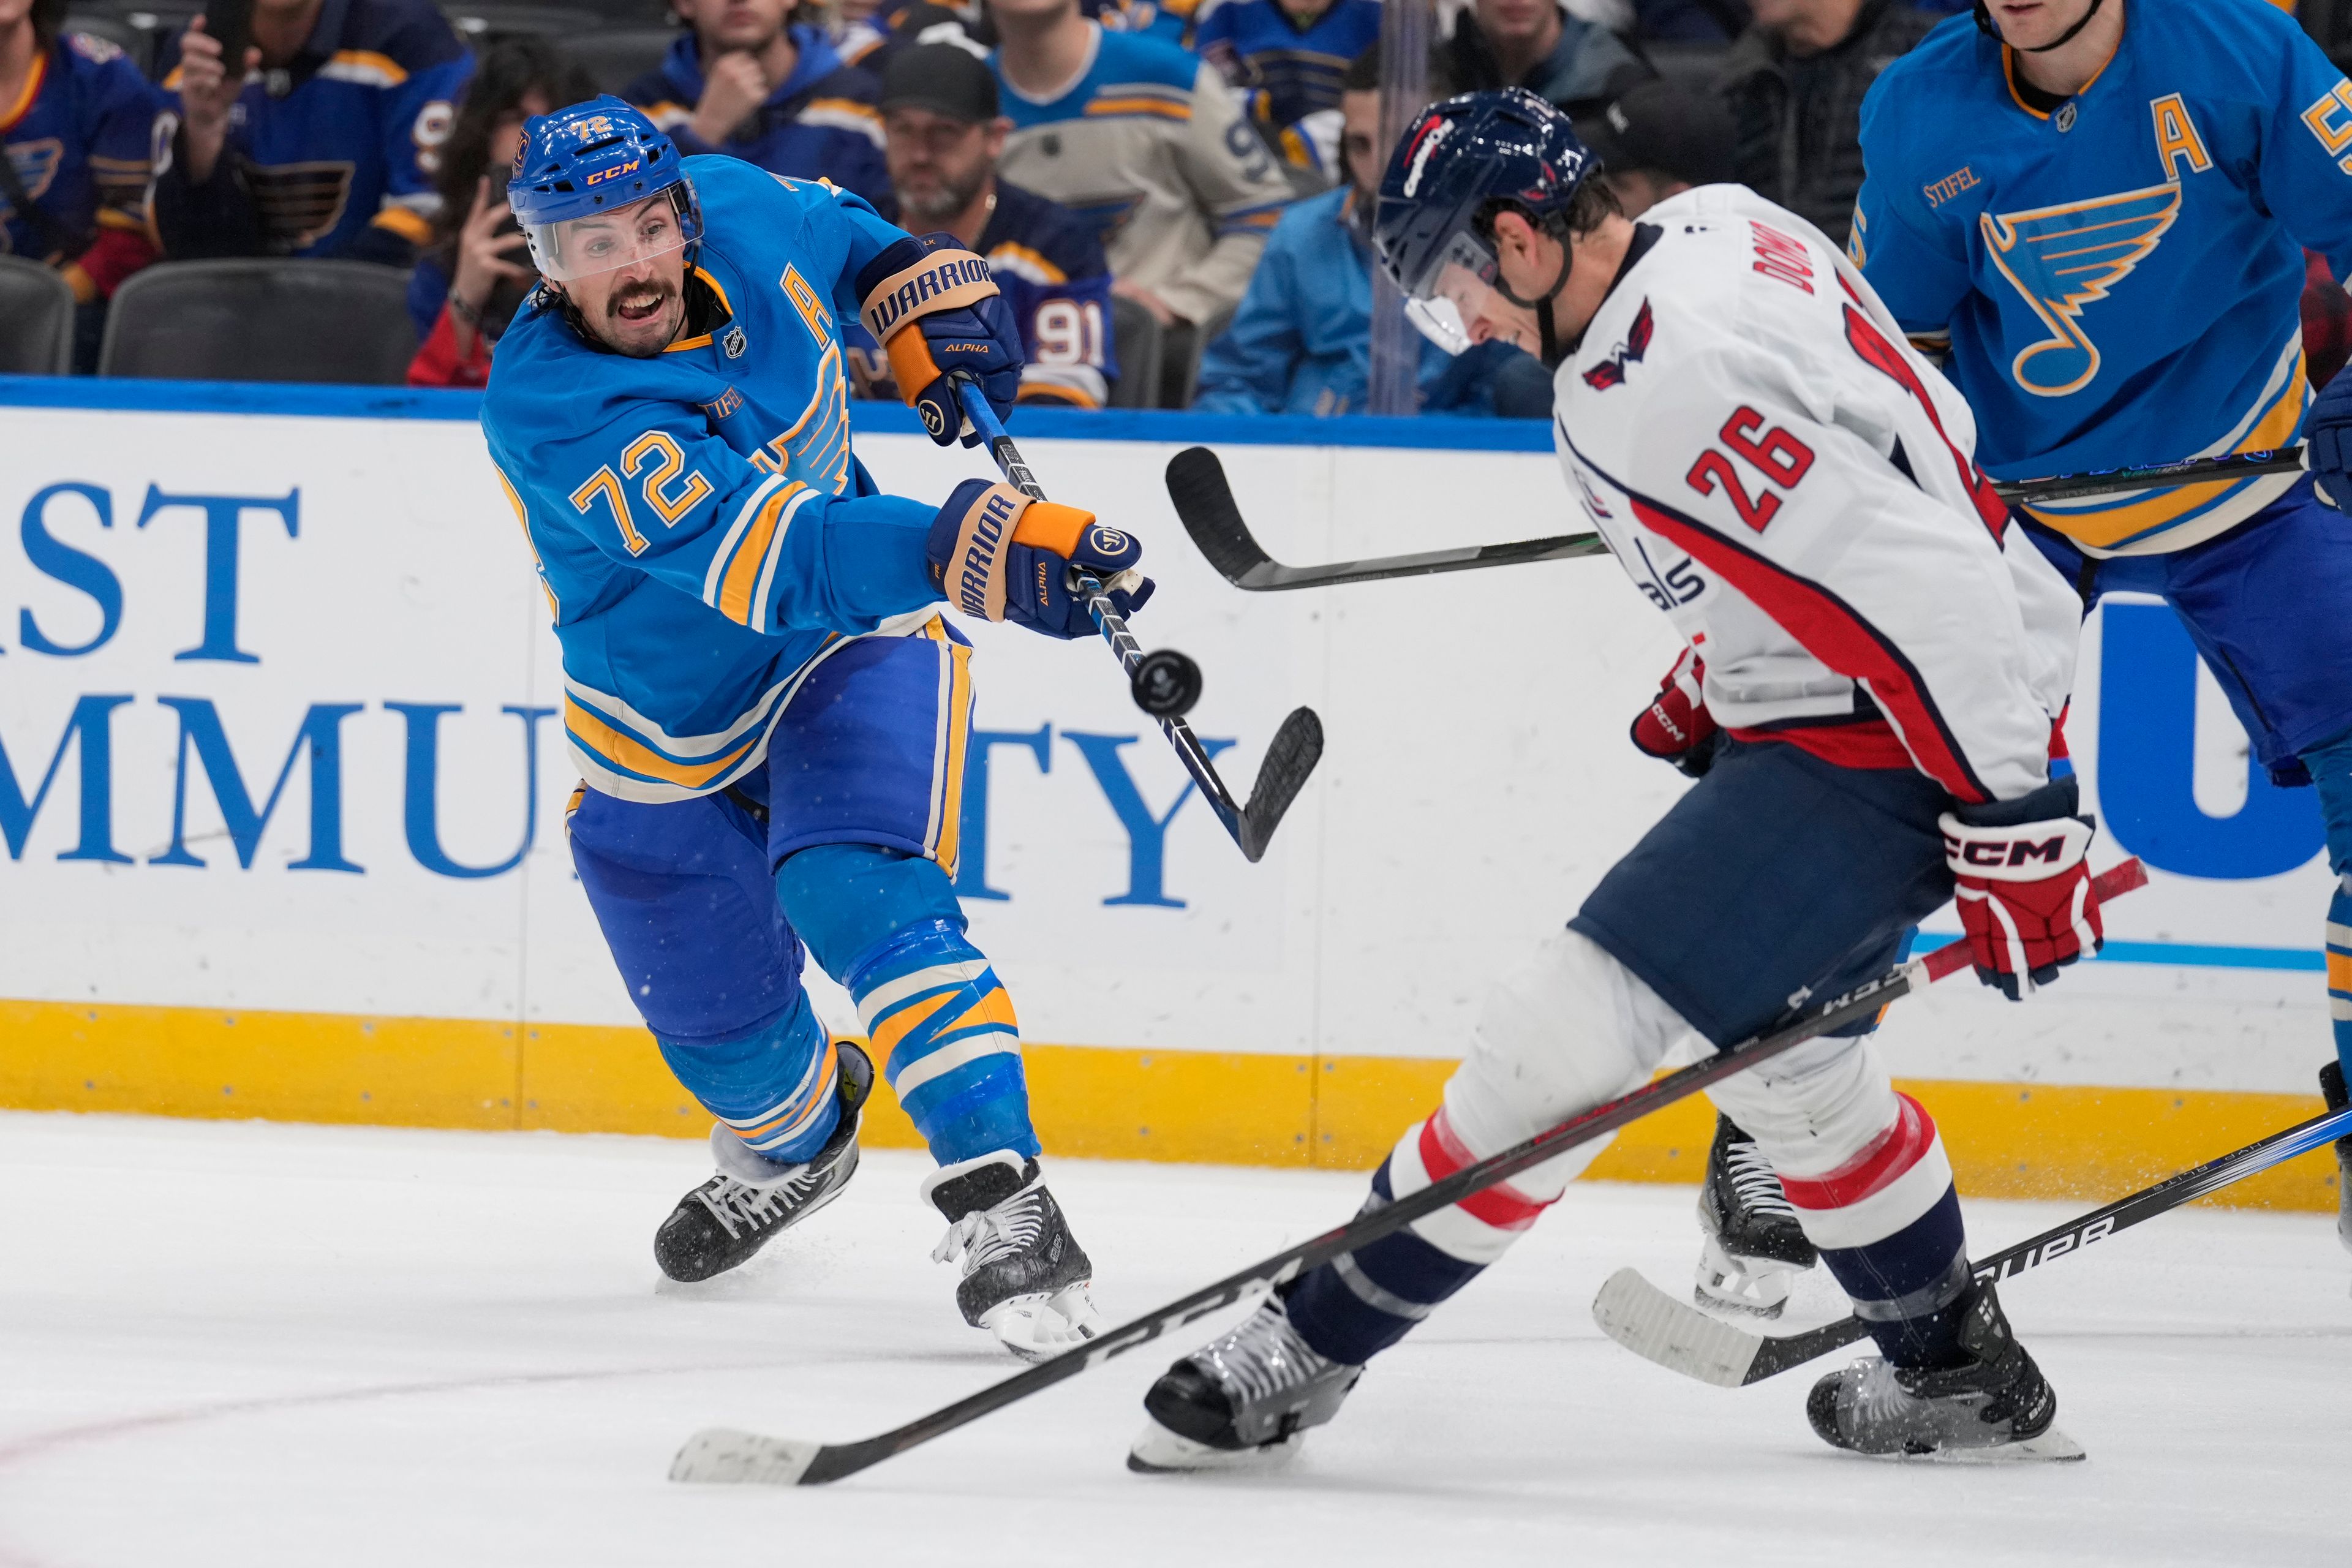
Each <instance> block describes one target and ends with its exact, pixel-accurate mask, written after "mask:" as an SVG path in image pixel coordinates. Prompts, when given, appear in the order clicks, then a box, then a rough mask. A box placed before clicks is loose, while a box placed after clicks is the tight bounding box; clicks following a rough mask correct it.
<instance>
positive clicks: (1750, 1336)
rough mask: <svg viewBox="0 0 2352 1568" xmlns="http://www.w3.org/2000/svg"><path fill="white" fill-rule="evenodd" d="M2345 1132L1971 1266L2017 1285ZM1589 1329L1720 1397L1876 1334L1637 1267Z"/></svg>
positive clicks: (2215, 1167) (2239, 1157)
mask: <svg viewBox="0 0 2352 1568" xmlns="http://www.w3.org/2000/svg"><path fill="white" fill-rule="evenodd" d="M2347 1133H2352V1110H2337V1111H2331V1112H2330V1113H2328V1114H2327V1115H2325V1116H2316V1117H2314V1118H2312V1119H2311V1120H2310V1121H2304V1122H2298V1123H2297V1124H2296V1125H2294V1126H2293V1127H2289V1128H2287V1129H2285V1130H2284V1131H2279V1132H2273V1133H2272V1134H2271V1135H2270V1136H2269V1137H2267V1138H2264V1139H2262V1140H2260V1141H2258V1142H2253V1143H2249V1144H2248V1145H2246V1147H2244V1148H2242V1149H2240V1150H2237V1151H2235V1152H2231V1153H2228V1154H2224V1155H2222V1156H2221V1158H2219V1159H2216V1160H2209V1161H2207V1162H2206V1163H2204V1164H2202V1165H2199V1166H2196V1167H2195V1168H2193V1169H2191V1170H2187V1171H2183V1172H2181V1173H2179V1174H2178V1175H2172V1176H2168V1177H2166V1178H2165V1179H2164V1180H2163V1181H2160V1182H2158V1183H2157V1184H2155V1185H2154V1186H2152V1187H2143V1188H2142V1189H2141V1190H2139V1191H2138V1192H2137V1193H2133V1194H2130V1195H2128V1196H2126V1197H2121V1198H2117V1199H2116V1201H2115V1202H2114V1203H2111V1204H2108V1205H2105V1206H2104V1207H2101V1208H2096V1209H2094V1210H2092V1211H2091V1212H2090V1213H2089V1214H2086V1215H2081V1216H2079V1217H2077V1218H2074V1219H2071V1220H2068V1221H2067V1222H2066V1223H2065V1224H2063V1225H2061V1226H2056V1227H2055V1228H2053V1229H2050V1230H2045V1231H2043V1232H2042V1234H2041V1235H2039V1236H2036V1237H2030V1238H2028V1239H2027V1240H2024V1241H2021V1242H2019V1243H2018V1244H2017V1245H2016V1246H2015V1247H2010V1248H2008V1249H2006V1250H2004V1251H2001V1252H1996V1253H1994V1254H1993V1255H1992V1256H1991V1257H1990V1258H1986V1259H1984V1260H1983V1261H1982V1262H1980V1263H1976V1264H1972V1265H1971V1266H1970V1268H1971V1271H1972V1272H1973V1273H1974V1274H1975V1275H1976V1277H1977V1278H1978V1279H1981V1280H1984V1281H1986V1282H1987V1283H1989V1284H1990V1283H1997V1282H2000V1281H2001V1280H2006V1279H2015V1278H2017V1276H2019V1275H2020V1274H2022V1273H2024V1272H2025V1271H2026V1270H2027V1269H2029V1268H2040V1267H2041V1266H2042V1264H2044V1263H2048V1262H2051V1261H2053V1259H2055V1258H2063V1257H2065V1256H2067V1255H2068V1254H2069V1253H2074V1252H2080V1251H2082V1250H2083V1249H2084V1248H2085V1247H2089V1246H2091V1245H2092V1244H2093V1243H2095V1242H2100V1241H2105V1240H2106V1239H2107V1238H2108V1237H2111V1236H2113V1235H2115V1234H2116V1232H2117V1231H2122V1230H2128V1229H2130V1228H2131V1227H2132V1226H2136V1225H2138V1224H2141V1223H2142V1222H2144V1221H2147V1220H2151V1219H2154V1218H2155V1217H2156V1216H2157V1215H2160V1214H2165V1213H2168V1212H2169V1211H2171V1210H2173V1209H2176V1208H2179V1206H2180V1205H2183V1204H2186V1203H2191V1202H2194V1201H2195V1200H2196V1199H2198V1198H2201V1197H2203V1196H2205V1195H2206V1194H2209V1193H2214V1192H2218V1191H2220V1190H2221V1188H2223V1187H2226V1186H2228V1185H2230V1184H2231V1183H2233V1182H2241V1181H2243V1180H2245V1179H2246V1178H2247V1177H2248V1176H2252V1175H2255V1174H2257V1173H2261V1172H2263V1171H2267V1170H2269V1169H2271V1167H2273V1165H2280V1164H2284V1163H2286V1162H2287V1161H2289V1160H2292V1159H2295V1158H2296V1157H2298V1156H2300V1155H2304V1154H2307V1153H2309V1152H2312V1151H2313V1150H2314V1149H2318V1148H2322V1147H2324V1146H2326V1144H2328V1143H2332V1142H2335V1141H2336V1139H2337V1138H2340V1137H2343V1136H2345V1135H2346V1134H2347ZM1592 1321H1594V1322H1596V1323H1598V1324H1599V1325H1600V1326H1601V1332H1603V1333H1605V1334H1607V1335H1608V1336H1609V1337H1610V1338H1611V1339H1612V1340H1615V1341H1616V1342H1618V1343H1619V1344H1621V1345H1623V1346H1624V1347H1625V1348H1626V1349H1627V1350H1629V1351H1632V1352H1633V1353H1634V1354H1635V1355H1638V1356H1641V1357H1642V1358H1643V1359H1644V1360H1646V1361H1654V1362H1656V1363H1658V1364H1659V1365H1660V1366H1663V1367H1665V1368H1667V1369H1668V1370H1670V1371H1673V1372H1678V1373H1682V1374H1683V1375H1684V1376H1685V1377H1689V1378H1696V1380H1698V1381H1699V1382H1701V1383H1710V1384H1714V1385H1715V1386H1716V1387H1717V1388H1744V1387H1746V1386H1747V1385H1748V1384H1751V1383H1761V1382H1762V1381H1764V1379H1766V1378H1768V1377H1774V1376H1777V1375H1779V1374H1780V1373H1784V1372H1786V1371H1788V1370H1789V1369H1790V1367H1793V1366H1802V1365H1803V1364H1804V1363H1807V1362H1809V1361H1813V1360H1815V1359H1817V1358H1819V1357H1822V1356H1825V1355H1828V1354H1829V1353H1830V1352H1832V1351H1836V1350H1842V1349H1843V1348H1844V1347H1845V1346H1847V1345H1850V1344H1853V1343H1854V1342H1857V1341H1860V1340H1863V1339H1866V1338H1868V1337H1869V1332H1870V1331H1869V1330H1868V1328H1866V1327H1865V1326H1864V1323H1863V1321H1862V1320H1861V1319H1859V1318H1853V1317H1846V1318H1841V1319H1839V1320H1838V1321H1835V1322H1832V1323H1823V1324H1822V1326H1821V1327H1819V1328H1817V1329H1807V1330H1806V1331H1803V1332H1801V1333H1795V1334H1759V1333H1753V1332H1751V1331H1748V1330H1747V1329H1743V1328H1741V1327H1739V1326H1738V1324H1736V1323H1727V1322H1725V1321H1723V1320H1722V1319H1720V1318H1717V1317H1713V1316H1711V1315H1709V1314H1708V1313H1706V1312H1703V1311H1701V1310H1699V1309H1698V1308H1696V1307H1695V1306H1693V1305H1691V1304H1690V1303H1689V1302H1687V1301H1679V1300H1675V1298H1674V1297H1672V1296H1669V1295H1667V1294H1666V1293H1665V1292H1664V1290H1661V1289H1658V1288H1657V1287H1656V1286H1655V1285H1653V1284H1651V1283H1650V1282H1649V1281H1648V1280H1647V1279H1643V1277H1642V1275H1641V1272H1640V1271H1639V1270H1638V1269H1633V1268H1620V1269H1619V1270H1618V1271H1617V1272H1616V1273H1614V1274H1612V1275H1611V1276H1610V1277H1609V1279H1608V1282H1607V1283H1606V1284H1604V1285H1602V1286H1601V1294H1600V1295H1598V1296H1596V1297H1594V1298H1593V1301H1592Z"/></svg>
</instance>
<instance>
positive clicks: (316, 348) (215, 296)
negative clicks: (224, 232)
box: [98, 258, 416, 386]
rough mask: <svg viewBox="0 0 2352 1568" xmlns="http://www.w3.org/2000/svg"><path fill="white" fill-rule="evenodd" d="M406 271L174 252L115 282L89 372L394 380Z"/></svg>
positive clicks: (405, 358)
mask: <svg viewBox="0 0 2352 1568" xmlns="http://www.w3.org/2000/svg"><path fill="white" fill-rule="evenodd" d="M407 300H408V274H407V273H405V272H404V271H402V270H401V269H400V268H394V267H377V266H373V265H371V264H370V263H367V262H364V261H305V260H286V259H276V258H271V259H254V260H235V261H175V262H163V263H160V264H158V265H156V266H153V267H150V268H147V269H146V270H145V271H143V272H141V273H138V274H137V275H135V276H134V277H132V278H131V279H130V280H129V281H128V282H126V283H124V284H123V285H122V287H121V289H118V290H116V292H115V296H114V305H113V309H112V310H110V312H109V313H108V316H107V322H106V342H105V346H104V347H103V348H101V349H100V351H99V356H98V374H100V375H117V376H143V377H151V378H154V377H163V378H180V379H186V380H192V381H299V382H339V383H346V384H358V385H374V386H396V385H399V384H402V383H404V381H405V380H406V379H407V374H408V362H409V361H410V360H412V359H414V358H415V355H416V329H415V327H414V326H412V325H411V324H410V323H409V320H408V305H407Z"/></svg>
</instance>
